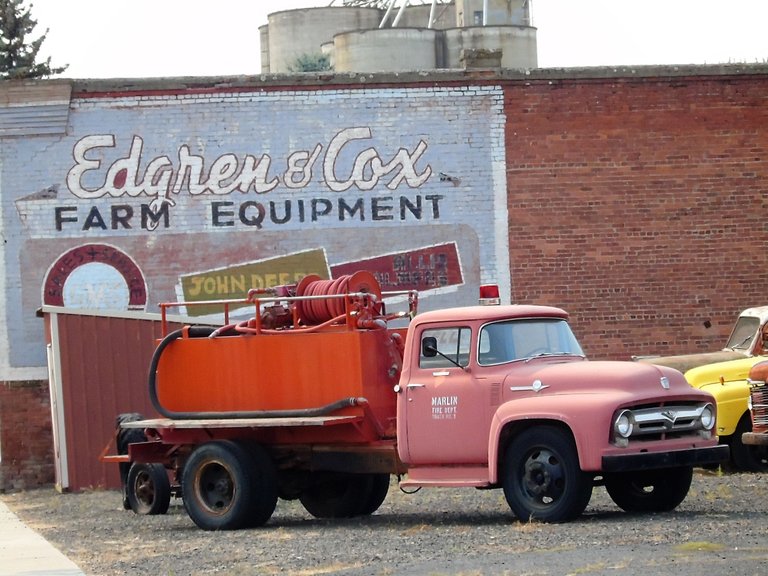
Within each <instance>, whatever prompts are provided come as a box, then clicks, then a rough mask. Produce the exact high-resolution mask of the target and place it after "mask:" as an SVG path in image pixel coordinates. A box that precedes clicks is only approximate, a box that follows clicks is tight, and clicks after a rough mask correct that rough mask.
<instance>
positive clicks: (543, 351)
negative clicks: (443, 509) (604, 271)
mask: <svg viewBox="0 0 768 576" xmlns="http://www.w3.org/2000/svg"><path fill="white" fill-rule="evenodd" d="M407 343H408V344H407V346H406V350H405V357H404V360H403V370H402V374H401V378H400V383H399V384H398V386H397V387H396V392H397V394H398V399H397V402H398V403H397V437H398V454H399V457H400V459H401V460H402V461H403V462H404V463H405V464H406V465H407V467H408V475H407V478H406V479H404V480H402V481H401V482H400V485H401V487H403V488H414V487H417V486H473V487H477V488H487V487H499V486H501V487H503V488H504V492H505V496H506V498H507V501H508V503H509V505H510V507H511V508H512V509H513V511H515V513H516V514H518V515H522V516H523V517H530V516H535V517H537V518H540V519H544V520H555V521H561V520H564V519H569V518H572V517H573V516H574V515H578V514H580V513H581V512H582V511H583V509H584V507H586V504H587V502H588V501H589V498H590V495H591V491H592V486H593V485H594V482H595V479H597V478H600V479H601V481H602V482H604V483H605V485H606V488H607V489H608V491H609V493H610V495H611V497H612V498H613V499H614V501H616V503H617V504H618V505H619V506H620V507H622V508H624V509H628V510H632V511H640V510H643V511H648V510H663V509H671V508H674V507H675V506H677V504H679V502H680V501H682V500H681V498H684V496H685V494H686V493H687V491H688V488H689V486H690V481H691V469H692V466H695V465H702V464H706V463H711V462H717V461H720V460H722V459H723V458H724V457H727V454H728V450H727V447H724V446H718V441H717V437H716V436H715V435H714V433H713V431H712V430H713V427H714V419H715V407H714V404H713V398H712V396H711V395H710V394H708V393H707V392H703V391H699V390H696V389H693V388H691V387H690V386H689V385H688V383H687V382H686V381H685V379H684V378H683V375H682V374H681V373H680V372H678V371H676V370H674V369H671V368H667V367H662V366H653V365H648V364H640V363H632V362H594V361H589V360H587V358H586V357H585V355H584V353H583V351H582V349H581V347H580V345H579V343H578V341H577V339H576V337H575V336H574V334H573V332H572V331H571V329H570V326H569V324H568V315H567V313H566V312H564V311H563V310H561V309H558V308H553V307H545V306H524V305H512V306H473V307H467V308H453V309H447V310H441V311H433V312H426V313H423V314H420V315H419V316H417V317H416V318H415V319H413V320H412V321H411V324H410V327H409V329H408V335H407Z"/></svg>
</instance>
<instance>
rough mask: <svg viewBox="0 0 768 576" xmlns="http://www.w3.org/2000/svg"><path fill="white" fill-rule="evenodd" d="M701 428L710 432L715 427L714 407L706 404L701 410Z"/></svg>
mask: <svg viewBox="0 0 768 576" xmlns="http://www.w3.org/2000/svg"><path fill="white" fill-rule="evenodd" d="M699 418H700V420H701V427H702V428H704V430H712V428H714V427H715V407H714V406H713V405H712V404H707V405H705V406H704V408H702V409H701V416H700V417H699Z"/></svg>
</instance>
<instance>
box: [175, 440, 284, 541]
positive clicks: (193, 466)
mask: <svg viewBox="0 0 768 576" xmlns="http://www.w3.org/2000/svg"><path fill="white" fill-rule="evenodd" d="M275 478H276V475H275V472H274V466H273V463H272V461H271V460H270V459H269V457H268V455H267V454H266V453H265V452H264V451H263V449H260V447H258V446H248V447H246V446H243V445H241V444H238V443H237V442H232V441H228V440H224V441H216V442H208V443H206V444H203V445H201V446H199V447H197V448H195V450H193V452H192V454H190V456H189V458H188V459H187V462H186V463H185V465H184V473H183V475H182V483H181V491H182V496H183V498H184V506H185V508H186V510H187V514H189V517H190V518H191V519H192V521H193V522H194V523H195V524H197V525H198V526H199V527H200V528H202V529H203V530H235V529H237V528H243V527H246V526H260V525H262V524H264V523H265V522H266V521H267V520H269V518H270V517H271V516H272V513H273V512H274V511H275V506H276V505H277V482H276V479H275Z"/></svg>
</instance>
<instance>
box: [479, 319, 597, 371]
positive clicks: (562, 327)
mask: <svg viewBox="0 0 768 576" xmlns="http://www.w3.org/2000/svg"><path fill="white" fill-rule="evenodd" d="M550 355H552V356H582V357H583V356H584V352H583V351H582V350H581V346H579V343H578V342H577V341H576V337H575V336H574V335H573V332H571V327H570V326H569V325H568V323H567V322H566V321H565V320H561V319H558V318H536V319H527V320H506V321H503V322H494V323H493V324H486V325H485V326H483V327H482V329H481V330H480V350H479V354H478V361H479V363H480V364H483V365H490V364H502V363H504V362H512V361H514V360H524V359H529V358H535V357H537V356H550Z"/></svg>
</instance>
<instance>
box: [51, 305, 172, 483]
mask: <svg viewBox="0 0 768 576" xmlns="http://www.w3.org/2000/svg"><path fill="white" fill-rule="evenodd" d="M42 313H43V317H44V320H45V336H46V344H47V349H48V377H49V382H50V393H51V412H52V420H53V438H54V448H55V468H56V487H57V488H58V489H59V490H62V491H64V490H69V491H78V490H82V489H86V488H118V487H119V486H120V478H119V475H118V468H117V466H116V465H115V464H104V463H102V462H100V461H99V455H100V454H101V453H102V451H103V450H104V447H105V446H106V445H107V443H108V442H109V441H110V439H111V438H112V437H113V436H114V432H115V418H116V416H117V415H118V414H121V413H124V412H139V413H141V414H144V415H145V416H147V417H157V416H158V414H157V413H156V412H155V410H154V409H153V408H152V403H151V402H150V399H149V392H148V387H147V370H148V366H149V363H150V360H151V358H152V353H153V351H154V348H155V345H156V341H157V339H158V338H160V337H161V322H160V315H159V314H149V313H143V312H129V311H125V312H117V311H116V312H102V311H98V310H80V309H72V308H63V307H56V306H44V307H43V308H42ZM182 321H183V320H182V319H180V318H174V322H175V323H176V322H182ZM176 325H178V324H176Z"/></svg>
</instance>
